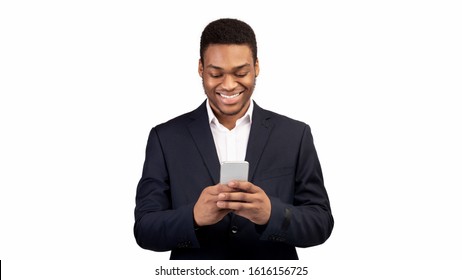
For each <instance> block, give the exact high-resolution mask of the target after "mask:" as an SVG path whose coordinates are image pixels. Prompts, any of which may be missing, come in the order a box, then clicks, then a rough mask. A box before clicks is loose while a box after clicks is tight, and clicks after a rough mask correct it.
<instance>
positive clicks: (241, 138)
mask: <svg viewBox="0 0 462 280" xmlns="http://www.w3.org/2000/svg"><path fill="white" fill-rule="evenodd" d="M252 112H253V101H252V100H250V106H249V109H248V110H247V112H246V113H245V115H244V116H242V117H241V118H240V119H238V120H237V121H236V126H235V127H234V128H233V129H231V130H229V129H227V128H226V127H225V126H223V125H222V124H221V123H220V122H219V121H218V119H217V117H216V116H215V114H214V113H213V111H212V108H211V107H210V103H209V100H208V99H207V113H208V115H209V123H210V129H211V130H212V135H213V140H214V142H215V148H216V150H217V153H218V159H219V160H220V162H223V161H243V160H245V154H246V151H247V142H248V141H249V134H250V125H251V124H252Z"/></svg>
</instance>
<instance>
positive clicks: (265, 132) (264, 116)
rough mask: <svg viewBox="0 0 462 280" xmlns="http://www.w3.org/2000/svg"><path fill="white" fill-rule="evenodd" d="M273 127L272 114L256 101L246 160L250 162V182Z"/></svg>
mask: <svg viewBox="0 0 462 280" xmlns="http://www.w3.org/2000/svg"><path fill="white" fill-rule="evenodd" d="M272 128H273V124H272V122H271V121H270V115H269V114H268V113H267V112H266V111H265V110H263V109H262V108H260V107H259V106H258V105H257V104H256V103H255V102H254V109H253V113H252V126H251V128H250V135H249V143H248V144H247V152H246V156H245V160H246V161H248V162H249V181H250V182H252V181H253V177H254V175H255V170H256V169H257V166H258V163H259V161H260V158H261V155H262V153H263V150H264V149H265V146H266V142H267V141H268V137H269V135H270V133H271V130H272Z"/></svg>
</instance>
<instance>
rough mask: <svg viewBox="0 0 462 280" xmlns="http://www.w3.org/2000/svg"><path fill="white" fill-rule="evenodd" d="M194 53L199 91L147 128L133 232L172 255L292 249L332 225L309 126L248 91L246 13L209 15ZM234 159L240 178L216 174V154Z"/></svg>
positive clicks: (253, 66)
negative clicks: (245, 169)
mask: <svg viewBox="0 0 462 280" xmlns="http://www.w3.org/2000/svg"><path fill="white" fill-rule="evenodd" d="M200 56H201V57H200V60H199V67H198V71H199V75H200V77H201V78H202V81H203V87H204V91H205V94H206V96H207V100H206V101H205V102H204V103H203V104H202V105H200V106H199V108H197V109H196V110H194V111H192V112H189V113H187V114H184V115H182V116H179V117H177V118H175V119H173V120H170V121H168V122H166V123H164V124H161V125H158V126H156V127H154V128H153V129H152V130H151V133H150V135H149V139H148V144H147V148H146V160H145V163H144V168H143V174H142V177H141V179H140V181H139V183H138V188H137V195H136V208H135V226H134V233H135V238H136V241H137V242H138V244H139V245H140V246H141V247H142V248H145V249H150V250H154V251H171V255H170V258H171V259H298V255H297V252H296V247H308V246H314V245H318V244H321V243H323V242H325V241H326V240H327V239H328V238H329V236H330V234H331V232H332V229H333V225H334V222H333V218H332V214H331V209H330V204H329V199H328V195H327V192H326V190H325V187H324V183H323V177H322V171H321V166H320V164H319V160H318V157H317V153H316V150H315V147H314V144H313V139H312V136H311V131H310V127H309V126H308V125H306V124H305V123H302V122H299V121H296V120H292V119H290V118H287V117H285V116H281V115H278V114H275V113H273V112H270V111H267V110H264V109H262V108H260V107H259V106H258V105H257V104H256V103H255V102H254V101H252V98H251V97H252V93H253V91H254V88H255V81H256V78H257V76H258V73H259V71H260V68H259V63H258V58H257V43H256V39H255V34H254V32H253V30H252V28H251V27H250V26H249V25H247V24H246V23H244V22H242V21H239V20H235V19H219V20H216V21H214V22H211V23H210V24H208V25H207V26H206V28H205V29H204V31H203V32H202V36H201V44H200ZM243 160H246V161H247V162H249V165H250V169H249V176H248V178H249V180H248V181H231V182H229V183H227V184H220V183H219V175H220V174H219V173H220V162H223V161H243Z"/></svg>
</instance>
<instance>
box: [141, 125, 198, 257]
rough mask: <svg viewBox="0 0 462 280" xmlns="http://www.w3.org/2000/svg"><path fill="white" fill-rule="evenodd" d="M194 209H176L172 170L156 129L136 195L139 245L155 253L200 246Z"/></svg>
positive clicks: (152, 134) (184, 207) (150, 137)
mask: <svg viewBox="0 0 462 280" xmlns="http://www.w3.org/2000/svg"><path fill="white" fill-rule="evenodd" d="M193 207H194V205H193V204H189V205H183V206H180V207H179V208H177V209H172V200H171V191H170V185H169V174H168V169H167V167H166V164H165V159H164V153H163V151H162V145H161V142H160V141H159V137H158V134H157V131H156V128H153V129H152V130H151V133H150V134H149V139H148V143H147V147H146V159H145V162H144V166H143V174H142V177H141V179H140V181H139V183H138V187H137V192H136V207H135V226H134V234H135V238H136V241H137V243H138V245H139V246H140V247H142V248H144V249H149V250H154V251H168V250H172V249H174V248H194V247H199V242H198V241H197V238H196V235H195V231H194V224H193V221H194V219H193Z"/></svg>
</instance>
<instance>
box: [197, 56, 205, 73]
mask: <svg viewBox="0 0 462 280" xmlns="http://www.w3.org/2000/svg"><path fill="white" fill-rule="evenodd" d="M197 71H198V72H199V76H201V78H202V75H203V74H204V65H203V64H202V60H201V59H200V58H199V67H198V69H197Z"/></svg>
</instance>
